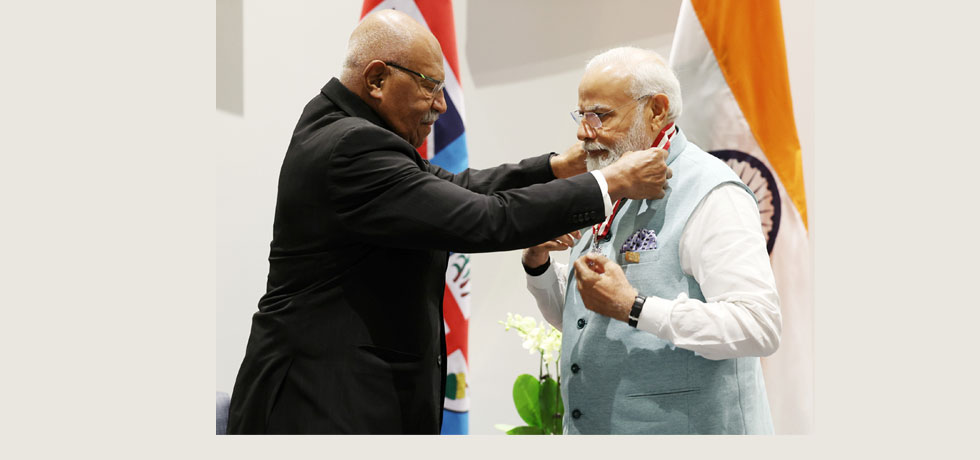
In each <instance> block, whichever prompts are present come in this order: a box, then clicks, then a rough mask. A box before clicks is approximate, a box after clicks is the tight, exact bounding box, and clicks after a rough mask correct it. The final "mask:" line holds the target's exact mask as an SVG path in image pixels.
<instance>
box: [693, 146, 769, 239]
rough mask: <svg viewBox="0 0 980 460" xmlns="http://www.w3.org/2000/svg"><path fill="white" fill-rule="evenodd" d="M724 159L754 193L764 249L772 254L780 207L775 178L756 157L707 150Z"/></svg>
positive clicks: (742, 153)
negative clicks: (763, 239) (763, 237)
mask: <svg viewBox="0 0 980 460" xmlns="http://www.w3.org/2000/svg"><path fill="white" fill-rule="evenodd" d="M708 153H710V154H712V155H714V156H715V157H717V158H719V159H720V160H721V161H724V162H725V163H726V164H728V166H729V167H730V168H732V170H733V171H735V174H738V177H739V178H740V179H742V182H744V183H745V185H748V186H749V188H750V189H751V190H752V193H754V194H755V201H756V202H757V203H758V204H759V217H760V218H761V220H762V234H763V235H765V237H766V250H768V251H769V254H772V246H773V244H775V243H776V234H777V233H779V218H780V216H781V214H782V207H781V205H780V199H779V189H778V188H777V187H776V178H775V176H774V175H773V173H772V171H770V170H769V168H768V167H766V165H765V163H763V162H762V161H760V160H759V159H758V158H756V157H754V156H752V155H749V154H747V153H745V152H739V151H738V150H714V151H711V152H708Z"/></svg>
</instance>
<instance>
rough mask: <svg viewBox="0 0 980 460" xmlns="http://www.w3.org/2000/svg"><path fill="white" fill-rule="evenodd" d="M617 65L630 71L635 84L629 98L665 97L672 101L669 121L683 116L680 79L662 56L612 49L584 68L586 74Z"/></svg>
mask: <svg viewBox="0 0 980 460" xmlns="http://www.w3.org/2000/svg"><path fill="white" fill-rule="evenodd" d="M607 65H615V66H617V67H622V68H625V69H629V70H630V74H631V75H632V77H633V81H632V82H631V84H630V95H631V96H632V97H634V98H638V97H641V96H646V95H647V94H659V93H663V94H665V95H666V96H667V100H668V101H670V108H669V109H668V110H667V121H674V120H676V119H677V117H679V116H681V108H682V107H683V103H682V101H681V84H680V82H679V81H677V76H676V75H674V72H673V71H672V70H670V68H669V67H667V64H666V62H665V61H664V59H663V58H662V57H660V55H659V54H657V53H655V52H653V51H650V50H645V49H641V48H634V47H631V46H624V47H620V48H613V49H611V50H609V51H606V52H604V53H602V54H600V55H598V56H596V57H594V58H592V59H591V60H590V61H589V63H588V64H586V65H585V71H586V72H589V71H590V70H592V69H595V68H601V67H605V66H607Z"/></svg>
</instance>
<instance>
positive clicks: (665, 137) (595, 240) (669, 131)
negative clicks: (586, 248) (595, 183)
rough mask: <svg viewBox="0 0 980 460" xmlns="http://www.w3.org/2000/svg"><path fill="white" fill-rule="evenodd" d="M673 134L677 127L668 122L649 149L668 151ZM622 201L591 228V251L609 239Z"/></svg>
mask: <svg viewBox="0 0 980 460" xmlns="http://www.w3.org/2000/svg"><path fill="white" fill-rule="evenodd" d="M675 134H677V127H676V126H674V123H673V122H670V123H668V124H667V126H664V129H661V130H660V134H657V138H656V139H654V140H653V145H651V146H650V147H651V148H653V147H657V148H661V149H664V150H670V140H671V138H673V137H674V135H675ZM624 201H626V199H625V198H620V199H619V201H617V202H616V205H615V206H613V210H612V214H609V218H608V219H606V221H605V222H603V223H602V224H601V227H600V224H595V225H593V226H592V235H593V237H592V248H593V250H595V251H598V250H599V240H605V239H607V238H609V231H610V228H611V227H612V222H613V219H615V218H616V213H617V212H619V208H620V207H621V206H622V205H623V202H624ZM600 229H601V232H600Z"/></svg>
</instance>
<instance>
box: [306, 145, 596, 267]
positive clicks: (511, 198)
mask: <svg viewBox="0 0 980 460" xmlns="http://www.w3.org/2000/svg"><path fill="white" fill-rule="evenodd" d="M373 134H374V136H372V135H373ZM373 137H376V133H373V132H372V131H369V130H363V129H351V130H348V131H347V132H346V133H345V134H344V135H343V137H342V139H341V140H340V142H339V144H338V146H337V148H336V150H335V151H334V153H333V154H332V155H330V156H329V158H328V160H327V164H326V177H325V187H326V190H325V191H326V193H327V194H328V197H329V199H330V202H331V204H332V207H333V209H334V211H335V212H336V213H337V216H338V218H339V221H340V223H341V225H342V226H344V227H345V230H346V231H347V232H348V233H350V234H351V235H353V237H354V238H357V239H360V240H362V241H365V242H369V243H372V244H377V245H383V246H390V247H399V248H413V249H443V250H449V251H455V252H469V253H474V252H489V251H505V250H511V249H518V248H524V247H528V246H533V245H535V244H538V243H540V242H542V241H544V240H546V239H548V238H553V237H554V236H555V235H559V234H563V233H568V232H571V231H573V230H576V229H579V228H582V227H585V226H588V225H591V224H594V223H597V222H599V221H600V220H602V218H603V215H604V214H603V204H602V197H601V193H600V189H599V185H598V184H597V182H596V179H595V178H594V177H593V176H592V175H591V174H582V175H579V176H576V177H573V178H570V179H559V180H552V181H550V182H547V183H544V184H535V185H529V186H526V187H520V188H512V189H509V190H497V191H492V192H490V193H488V194H482V193H477V192H474V191H472V190H467V189H466V188H464V187H463V186H461V185H459V184H460V183H465V184H466V185H469V186H472V187H474V188H477V189H484V188H485V189H486V190H493V189H500V188H506V187H507V186H509V185H516V184H518V183H520V182H521V180H522V179H515V178H520V177H521V175H522V172H521V171H520V169H522V168H525V169H526V168H529V167H531V166H529V165H525V166H523V167H522V166H520V165H517V166H512V168H514V169H513V170H511V171H509V172H508V173H506V174H502V176H507V177H509V178H505V179H500V176H501V174H492V173H490V174H487V175H486V176H483V177H479V178H477V176H480V174H476V175H475V176H474V175H473V174H470V175H468V176H466V177H461V178H459V179H457V180H452V179H450V178H448V177H446V175H445V174H444V173H445V171H444V170H443V172H442V173H440V172H433V171H431V170H430V169H431V166H429V167H424V166H421V165H420V164H419V163H416V162H415V161H414V159H413V158H411V157H409V156H408V155H407V154H406V152H403V151H399V150H398V148H397V146H396V145H392V146H389V147H387V148H385V147H382V148H377V147H372V146H378V145H379V142H378V140H377V139H376V138H373ZM531 161H534V160H533V159H532V160H531ZM538 161H541V160H540V159H538ZM532 166H533V165H532ZM439 169H440V170H441V168H439ZM532 169H533V168H532ZM548 171H549V174H550V168H549V170H548ZM532 174H533V173H532ZM539 174H540V173H539ZM477 182H479V183H480V185H476V183H477Z"/></svg>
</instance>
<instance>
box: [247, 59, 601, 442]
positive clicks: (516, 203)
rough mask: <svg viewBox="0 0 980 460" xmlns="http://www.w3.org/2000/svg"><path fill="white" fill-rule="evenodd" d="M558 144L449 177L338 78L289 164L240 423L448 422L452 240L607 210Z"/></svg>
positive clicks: (466, 247) (300, 427)
mask: <svg viewBox="0 0 980 460" xmlns="http://www.w3.org/2000/svg"><path fill="white" fill-rule="evenodd" d="M548 159H549V155H542V156H540V157H537V158H532V159H528V160H524V161H522V162H521V163H520V164H518V165H503V166H499V167H496V168H491V169H486V170H473V169H470V170H467V171H464V172H462V173H460V174H451V173H449V172H448V171H445V170H443V169H441V168H439V167H438V166H434V165H432V164H430V163H429V162H428V161H426V160H424V159H422V158H421V157H420V155H419V154H418V152H417V151H416V150H415V149H414V148H413V147H412V146H411V145H410V144H409V143H408V142H406V141H405V140H404V139H402V138H400V137H398V136H397V135H395V134H394V133H393V132H392V131H391V130H390V129H389V127H388V126H387V125H386V124H385V123H384V122H383V121H382V120H381V118H380V117H379V116H378V115H377V114H376V113H375V112H374V111H373V110H372V109H371V108H370V107H369V106H368V105H367V104H365V103H364V102H363V101H362V100H361V99H360V98H359V97H357V96H356V95H355V94H353V93H351V92H350V91H349V90H347V89H346V88H345V87H344V86H343V85H342V84H341V83H340V82H339V81H338V80H337V79H336V78H335V79H332V80H331V81H330V82H329V83H327V85H326V86H324V88H323V89H322V90H321V92H320V94H318V95H317V96H316V97H314V98H313V100H311V101H310V102H309V104H307V106H306V108H305V110H304V111H303V115H302V116H301V117H300V120H299V122H298V123H297V125H296V130H295V132H294V134H293V137H292V141H291V142H290V144H289V148H288V150H287V151H286V157H285V159H284V160H283V164H282V170H281V172H280V175H279V195H278V199H277V203H276V214H275V223H274V225H273V239H272V244H271V250H270V253H269V277H268V286H267V292H266V294H265V295H264V296H263V297H262V299H261V300H260V301H259V311H258V312H257V313H255V314H254V316H253V317H252V329H251V334H250V336H249V339H248V345H247V347H246V350H245V358H244V360H243V361H242V365H241V368H240V369H239V372H238V377H237V380H236V382H235V388H234V391H233V393H232V398H231V409H230V414H229V419H228V432H229V433H379V434H380V433H428V434H437V433H439V430H440V426H441V419H442V403H443V395H444V392H445V390H444V387H445V374H446V358H445V356H446V347H445V336H444V333H443V320H442V297H443V292H444V283H445V272H446V265H447V262H448V255H449V254H448V251H454V252H467V253H473V252H486V251H503V250H511V249H517V248H523V247H527V246H531V245H534V244H538V243H540V242H542V241H544V240H546V239H549V238H553V237H555V236H556V235H559V234H562V233H566V232H570V231H572V230H575V229H578V228H582V227H585V226H587V225H590V224H593V223H596V222H599V221H600V220H601V219H602V218H603V212H602V210H603V205H602V197H601V195H600V191H599V186H598V184H597V183H596V181H595V179H594V178H593V177H592V176H591V175H589V174H583V175H580V176H577V177H574V178H571V179H563V180H556V179H555V177H554V174H553V173H552V170H551V167H550V165H549V162H548Z"/></svg>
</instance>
